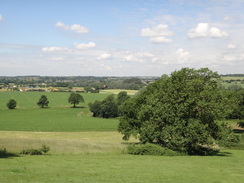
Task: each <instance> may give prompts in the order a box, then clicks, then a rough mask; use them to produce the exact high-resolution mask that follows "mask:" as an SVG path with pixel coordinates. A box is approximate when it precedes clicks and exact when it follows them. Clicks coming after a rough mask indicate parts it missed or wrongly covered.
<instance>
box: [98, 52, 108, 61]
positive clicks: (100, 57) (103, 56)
mask: <svg viewBox="0 0 244 183" xmlns="http://www.w3.org/2000/svg"><path fill="white" fill-rule="evenodd" d="M111 56H112V55H111V54H110V53H103V54H101V55H100V56H99V57H97V59H98V60H104V59H108V58H111Z"/></svg>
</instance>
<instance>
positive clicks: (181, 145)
mask: <svg viewBox="0 0 244 183" xmlns="http://www.w3.org/2000/svg"><path fill="white" fill-rule="evenodd" d="M214 78H218V75H217V74H216V73H214V72H212V71H210V70H209V69H206V68H204V69H199V70H195V69H188V68H184V69H182V70H180V71H175V72H173V73H172V74H171V76H169V77H168V76H163V77H162V78H160V79H159V80H158V81H156V82H155V83H153V84H151V85H149V86H148V87H147V89H146V90H145V91H143V92H142V93H141V94H140V95H138V96H137V97H135V98H133V99H131V100H128V101H127V102H125V104H124V105H123V116H122V118H121V120H120V124H119V127H118V131H119V132H121V133H122V134H123V135H124V139H125V140H127V139H129V137H130V136H131V135H133V136H136V137H139V139H140V141H141V142H142V143H148V142H149V143H152V142H157V143H159V144H161V145H162V146H164V147H166V148H169V149H172V150H178V151H187V152H188V153H190V154H201V155H202V154H208V153H205V151H206V150H205V149H206V148H209V149H210V151H211V153H212V150H211V147H214V146H216V145H217V144H218V142H219V141H220V140H222V141H223V140H228V135H223V133H225V132H226V133H228V134H229V133H231V132H230V131H228V130H225V129H226V128H227V127H226V126H219V125H218V124H217V123H216V121H215V120H216V119H220V118H223V117H225V116H227V115H228V113H230V112H231V111H232V109H233V107H234V105H235V102H234V101H232V100H230V99H229V98H228V97H227V95H226V94H225V93H224V92H223V91H222V90H221V88H220V86H219V84H218V81H217V80H216V79H214ZM211 153H210V154H211Z"/></svg>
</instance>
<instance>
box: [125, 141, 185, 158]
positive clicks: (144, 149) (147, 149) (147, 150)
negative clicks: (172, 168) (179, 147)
mask: <svg viewBox="0 0 244 183" xmlns="http://www.w3.org/2000/svg"><path fill="white" fill-rule="evenodd" d="M127 153H128V154H133V155H154V156H179V155H182V153H179V152H175V151H172V150H170V149H167V148H164V147H162V146H159V145H156V144H151V143H147V144H140V145H130V146H128V148H127Z"/></svg>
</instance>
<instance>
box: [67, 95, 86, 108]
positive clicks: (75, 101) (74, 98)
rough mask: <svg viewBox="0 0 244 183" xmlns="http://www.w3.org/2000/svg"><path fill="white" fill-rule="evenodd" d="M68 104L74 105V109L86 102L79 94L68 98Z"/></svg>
mask: <svg viewBox="0 0 244 183" xmlns="http://www.w3.org/2000/svg"><path fill="white" fill-rule="evenodd" d="M68 102H69V103H71V104H73V107H74V108H75V107H76V105H77V104H79V103H80V102H85V100H84V98H83V97H82V96H81V95H80V94H79V93H71V94H70V96H69V98H68Z"/></svg>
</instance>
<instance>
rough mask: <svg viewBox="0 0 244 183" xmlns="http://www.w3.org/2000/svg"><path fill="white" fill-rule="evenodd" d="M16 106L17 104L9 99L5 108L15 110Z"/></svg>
mask: <svg viewBox="0 0 244 183" xmlns="http://www.w3.org/2000/svg"><path fill="white" fill-rule="evenodd" d="M16 105H17V102H16V100H14V99H10V100H9V102H8V103H7V107H8V108H9V109H15V107H16Z"/></svg>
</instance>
